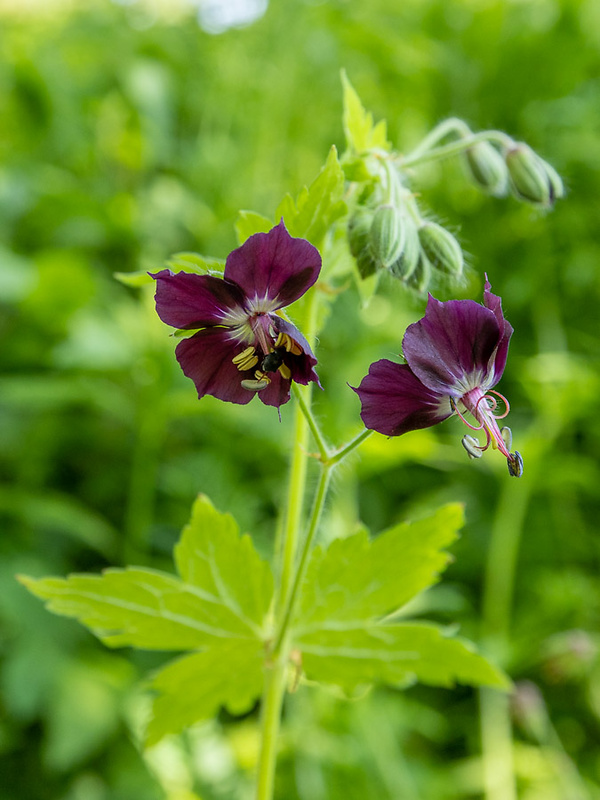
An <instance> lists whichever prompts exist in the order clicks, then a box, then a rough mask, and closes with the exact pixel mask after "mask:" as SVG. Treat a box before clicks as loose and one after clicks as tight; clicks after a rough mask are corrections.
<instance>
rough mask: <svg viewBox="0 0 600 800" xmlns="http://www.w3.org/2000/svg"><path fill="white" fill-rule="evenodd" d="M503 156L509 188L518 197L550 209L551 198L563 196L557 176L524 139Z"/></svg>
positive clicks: (562, 187) (561, 185)
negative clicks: (508, 178)
mask: <svg viewBox="0 0 600 800" xmlns="http://www.w3.org/2000/svg"><path fill="white" fill-rule="evenodd" d="M504 158H505V161H506V166H507V167H508V174H509V176H510V183H511V188H512V190H513V193H514V194H515V196H516V197H518V198H519V200H526V201H527V202H529V203H535V204H536V205H540V206H543V207H544V208H551V207H552V205H553V204H554V201H555V200H557V199H559V198H561V197H563V195H564V192H565V190H564V186H563V182H562V180H561V178H560V175H559V174H558V173H557V171H556V170H555V169H554V167H551V166H550V164H548V162H546V161H544V159H543V158H540V157H539V156H538V155H537V153H534V152H533V150H532V149H531V147H529V146H528V145H526V144H525V143H524V142H520V143H518V144H516V145H515V146H514V147H512V148H511V149H510V150H508V151H507V153H506V155H505V157H504Z"/></svg>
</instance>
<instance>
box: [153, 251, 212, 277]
mask: <svg viewBox="0 0 600 800" xmlns="http://www.w3.org/2000/svg"><path fill="white" fill-rule="evenodd" d="M167 267H168V268H169V269H172V270H173V272H194V273H196V274H197V275H220V274H222V272H223V270H224V269H225V262H224V261H223V259H220V258H210V257H209V256H201V255H198V253H175V254H174V255H172V256H171V258H170V259H169V260H168V261H167ZM157 271H158V270H157Z"/></svg>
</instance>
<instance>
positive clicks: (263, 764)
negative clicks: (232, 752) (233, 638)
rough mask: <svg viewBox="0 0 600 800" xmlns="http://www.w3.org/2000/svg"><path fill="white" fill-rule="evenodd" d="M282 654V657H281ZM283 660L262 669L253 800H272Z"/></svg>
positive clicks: (282, 686) (283, 677) (282, 680)
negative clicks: (258, 749) (259, 738)
mask: <svg viewBox="0 0 600 800" xmlns="http://www.w3.org/2000/svg"><path fill="white" fill-rule="evenodd" d="M282 655H283V654H282ZM285 672H286V660H285V659H284V658H282V657H281V658H279V659H278V660H277V661H276V662H275V664H274V665H272V666H267V667H266V668H265V687H264V691H263V702H262V709H261V734H262V735H261V749H260V755H259V758H258V776H257V782H256V800H271V798H272V797H273V785H274V782H275V766H276V764H277V740H278V738H279V727H280V723H281V706H282V704H283V694H284V691H285Z"/></svg>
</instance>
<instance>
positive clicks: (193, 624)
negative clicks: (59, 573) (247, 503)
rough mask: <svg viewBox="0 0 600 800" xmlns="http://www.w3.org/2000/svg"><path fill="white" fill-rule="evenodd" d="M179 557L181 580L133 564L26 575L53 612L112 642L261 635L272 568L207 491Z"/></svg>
mask: <svg viewBox="0 0 600 800" xmlns="http://www.w3.org/2000/svg"><path fill="white" fill-rule="evenodd" d="M175 563H176V565H177V568H178V571H179V574H180V576H181V579H179V578H176V577H174V576H172V575H168V574H167V573H164V572H159V571H158V570H151V569H142V568H139V567H129V568H127V569H108V570H105V571H104V573H102V575H71V576H69V577H68V578H43V579H41V580H34V579H32V578H22V579H21V580H22V582H23V583H24V584H25V585H26V586H27V588H28V589H29V590H30V591H31V592H33V593H34V594H36V595H37V596H38V597H41V598H42V599H44V600H47V601H48V608H49V609H50V611H54V612H55V613H57V614H62V615H63V616H68V617H75V618H77V619H78V620H80V622H82V623H83V624H84V625H87V627H89V628H91V630H92V631H93V632H94V633H95V634H96V635H97V636H98V637H99V638H100V639H101V640H102V641H103V642H105V643H106V644H107V645H109V646H111V647H123V646H125V645H132V646H134V647H141V648H151V649H158V650H187V649H191V648H198V647H205V646H207V645H209V644H211V643H214V642H215V640H218V639H230V638H242V639H248V638H250V639H259V640H260V639H261V636H262V628H263V624H264V618H265V616H266V613H267V611H268V608H269V603H270V600H271V596H272V593H273V578H272V575H271V571H270V568H269V566H268V565H267V564H266V563H265V562H263V561H262V560H261V559H260V557H259V556H258V554H257V552H256V551H255V550H254V547H253V545H252V541H251V539H250V537H249V536H242V537H240V536H239V532H238V527H237V525H236V523H235V521H234V520H233V518H232V517H231V516H230V515H229V514H221V513H220V512H218V511H216V510H215V509H214V508H213V506H212V505H211V503H210V501H209V500H208V499H207V498H206V497H204V496H202V495H201V496H200V497H198V499H197V500H196V502H195V503H194V507H193V510H192V518H191V521H190V523H189V525H187V526H186V527H185V528H184V530H183V533H182V537H181V540H180V542H179V544H178V545H177V547H176V548H175Z"/></svg>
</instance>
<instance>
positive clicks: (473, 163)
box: [465, 142, 508, 197]
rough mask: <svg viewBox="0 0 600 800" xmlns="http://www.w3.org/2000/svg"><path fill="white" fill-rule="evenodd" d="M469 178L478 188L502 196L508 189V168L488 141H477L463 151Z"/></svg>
mask: <svg viewBox="0 0 600 800" xmlns="http://www.w3.org/2000/svg"><path fill="white" fill-rule="evenodd" d="M465 164H466V167H467V170H468V172H469V174H470V176H471V179H472V180H473V181H474V183H476V184H477V185H478V186H479V188H480V189H483V190H484V191H485V192H489V194H493V195H494V196H495V197H503V196H504V195H505V194H506V192H507V189H508V170H507V169H506V164H505V163H504V159H503V158H502V156H501V155H500V153H499V152H498V151H497V150H496V148H495V147H492V145H491V144H490V143H489V142H477V144H474V145H473V146H472V147H469V149H468V150H467V151H466V152H465Z"/></svg>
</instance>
